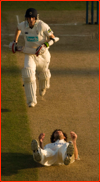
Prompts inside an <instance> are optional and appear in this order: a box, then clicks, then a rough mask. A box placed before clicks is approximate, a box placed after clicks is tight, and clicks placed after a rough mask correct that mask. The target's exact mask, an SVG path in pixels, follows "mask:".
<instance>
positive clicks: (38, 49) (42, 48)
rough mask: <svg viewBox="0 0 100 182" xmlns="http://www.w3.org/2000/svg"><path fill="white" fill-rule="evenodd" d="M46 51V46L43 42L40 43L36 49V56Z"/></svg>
mask: <svg viewBox="0 0 100 182" xmlns="http://www.w3.org/2000/svg"><path fill="white" fill-rule="evenodd" d="M45 51H46V46H45V44H42V45H40V46H39V47H38V48H37V49H36V53H35V54H36V56H38V55H41V54H43V53H44V52H45Z"/></svg>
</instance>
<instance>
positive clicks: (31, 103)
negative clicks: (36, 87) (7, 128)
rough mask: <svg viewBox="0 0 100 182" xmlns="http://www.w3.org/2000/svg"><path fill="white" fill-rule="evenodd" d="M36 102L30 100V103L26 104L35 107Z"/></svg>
mask: <svg viewBox="0 0 100 182" xmlns="http://www.w3.org/2000/svg"><path fill="white" fill-rule="evenodd" d="M36 104H37V103H34V102H30V103H29V104H28V106H29V107H35V105H36Z"/></svg>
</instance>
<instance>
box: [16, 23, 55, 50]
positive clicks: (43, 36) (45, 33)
mask: <svg viewBox="0 0 100 182" xmlns="http://www.w3.org/2000/svg"><path fill="white" fill-rule="evenodd" d="M17 28H18V29H19V30H21V33H22V35H23V36H24V40H25V47H30V48H37V47H38V46H39V45H41V44H43V43H45V42H46V41H47V40H48V38H49V37H50V36H51V35H52V34H53V31H52V30H51V29H50V27H49V26H48V25H47V24H46V23H44V22H43V21H42V20H37V21H36V23H35V25H34V27H33V28H32V29H31V28H29V25H28V22H27V21H23V22H21V23H19V24H18V27H17Z"/></svg>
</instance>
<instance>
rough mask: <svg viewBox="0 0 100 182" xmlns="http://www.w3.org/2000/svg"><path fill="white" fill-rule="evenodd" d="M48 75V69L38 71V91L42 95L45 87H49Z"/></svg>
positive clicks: (49, 74)
mask: <svg viewBox="0 0 100 182" xmlns="http://www.w3.org/2000/svg"><path fill="white" fill-rule="evenodd" d="M50 77H51V73H50V70H49V69H46V70H43V71H41V72H40V73H39V75H38V79H39V93H40V95H41V96H44V95H45V93H46V89H48V88H50Z"/></svg>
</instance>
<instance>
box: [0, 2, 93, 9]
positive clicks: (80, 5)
mask: <svg viewBox="0 0 100 182" xmlns="http://www.w3.org/2000/svg"><path fill="white" fill-rule="evenodd" d="M30 7H33V8H35V9H37V10H57V11H61V10H85V9H86V1H20V2H19V1H14V2H13V1H8V2H7V1H2V2H1V10H2V11H10V10H17V8H18V10H26V9H27V8H30ZM94 7H95V8H96V2H95V3H94Z"/></svg>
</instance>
